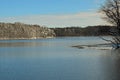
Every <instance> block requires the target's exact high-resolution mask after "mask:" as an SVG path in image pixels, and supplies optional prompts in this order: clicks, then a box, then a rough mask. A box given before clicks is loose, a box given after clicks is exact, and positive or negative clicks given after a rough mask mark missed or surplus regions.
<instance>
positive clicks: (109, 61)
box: [102, 50, 120, 80]
mask: <svg viewBox="0 0 120 80" xmlns="http://www.w3.org/2000/svg"><path fill="white" fill-rule="evenodd" d="M108 54H109V53H108ZM102 63H103V65H102V66H103V67H102V70H103V72H104V76H105V80H120V50H111V53H110V54H109V57H105V58H104V59H102Z"/></svg>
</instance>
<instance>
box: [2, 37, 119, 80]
mask: <svg viewBox="0 0 120 80" xmlns="http://www.w3.org/2000/svg"><path fill="white" fill-rule="evenodd" d="M96 43H97V44H99V43H105V41H103V40H101V39H100V38H99V37H66V38H52V39H38V40H3V41H0V80H120V56H119V53H120V52H119V51H117V50H96V49H77V48H73V47H71V46H75V45H86V44H87V45H88V44H96Z"/></svg>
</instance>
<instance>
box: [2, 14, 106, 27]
mask: <svg viewBox="0 0 120 80" xmlns="http://www.w3.org/2000/svg"><path fill="white" fill-rule="evenodd" d="M0 22H12V23H13V22H22V23H27V24H38V25H42V26H43V25H45V26H47V27H69V26H92V25H104V24H106V23H105V22H104V21H103V20H101V18H100V14H99V13H96V12H80V13H76V14H59V15H29V16H19V17H7V18H1V19H0Z"/></svg>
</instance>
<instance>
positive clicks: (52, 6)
mask: <svg viewBox="0 0 120 80" xmlns="http://www.w3.org/2000/svg"><path fill="white" fill-rule="evenodd" d="M103 2H104V0H0V21H1V22H24V23H28V24H29V23H30V24H39V25H46V26H48V27H56V26H63V27H64V26H87V25H97V24H99V23H98V22H96V23H95V22H94V21H96V20H98V21H100V19H98V18H100V17H99V16H98V14H97V13H96V12H97V10H98V9H99V7H100V5H101V4H102V3H103ZM84 13H85V14H86V15H83V14H84ZM78 15H79V16H78ZM91 15H92V16H91ZM86 16H89V17H88V18H87V17H86ZM60 17H61V18H62V19H60ZM63 17H67V19H66V18H65V19H64V18H63ZM81 17H82V18H81ZM84 17H85V18H84ZM89 18H93V22H94V23H95V24H93V23H91V24H90V23H88V22H89V21H88V20H89ZM52 19H54V20H53V21H51V20H52ZM95 19H96V20H95ZM64 20H65V21H64ZM85 20H86V22H85ZM79 21H80V22H79ZM90 21H91V20H90ZM72 23H73V24H72ZM101 23H102V21H100V24H101Z"/></svg>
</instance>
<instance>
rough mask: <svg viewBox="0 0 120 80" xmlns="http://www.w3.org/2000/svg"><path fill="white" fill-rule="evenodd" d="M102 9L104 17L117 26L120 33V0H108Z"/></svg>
mask: <svg viewBox="0 0 120 80" xmlns="http://www.w3.org/2000/svg"><path fill="white" fill-rule="evenodd" d="M100 11H101V12H102V13H103V14H105V17H104V19H105V20H106V21H107V22H109V23H112V24H113V25H115V26H116V27H117V30H118V33H119V35H120V0H106V3H105V4H104V5H103V6H102V7H101V9H100Z"/></svg>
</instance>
